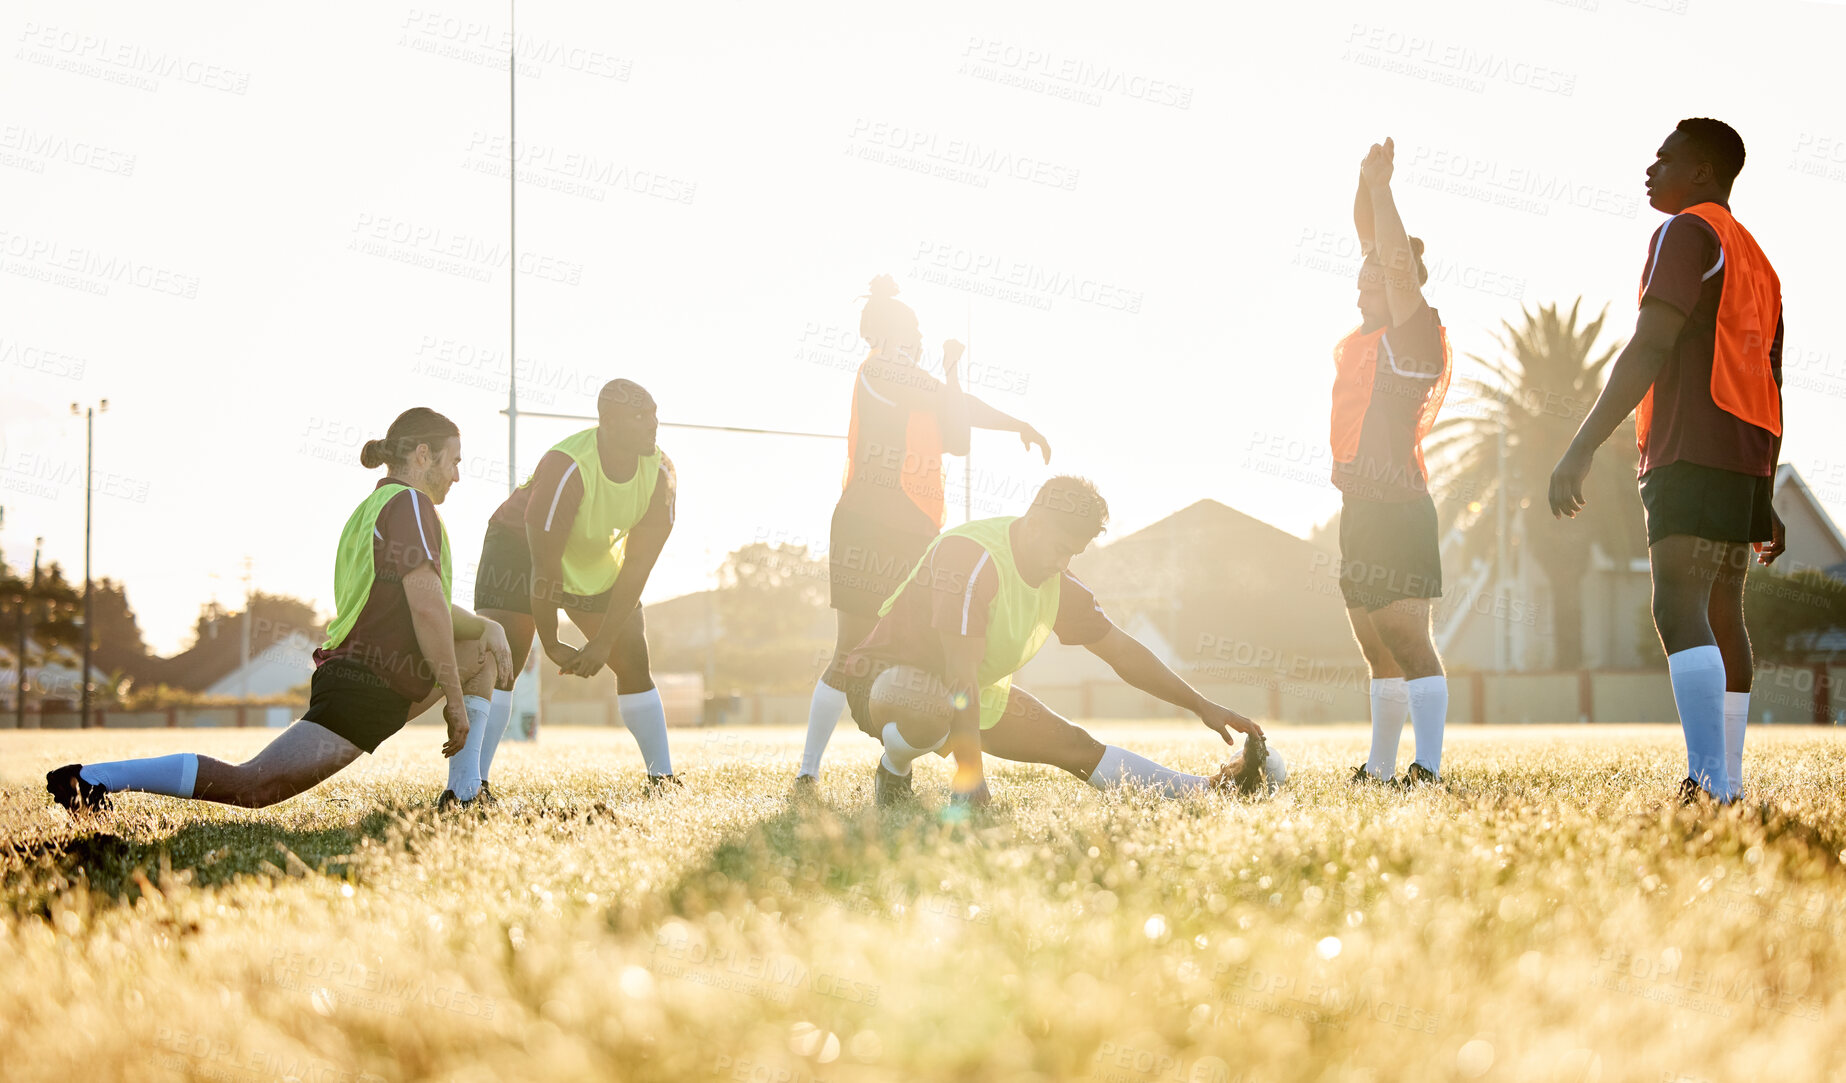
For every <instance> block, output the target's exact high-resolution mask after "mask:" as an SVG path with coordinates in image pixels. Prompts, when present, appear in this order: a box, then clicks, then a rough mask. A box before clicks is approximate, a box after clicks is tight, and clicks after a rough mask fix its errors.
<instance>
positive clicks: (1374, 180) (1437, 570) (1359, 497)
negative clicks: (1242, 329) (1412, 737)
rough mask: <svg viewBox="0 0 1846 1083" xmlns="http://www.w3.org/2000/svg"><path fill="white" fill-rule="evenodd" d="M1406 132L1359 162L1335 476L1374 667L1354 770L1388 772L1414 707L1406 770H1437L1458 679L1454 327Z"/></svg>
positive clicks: (1339, 356)
mask: <svg viewBox="0 0 1846 1083" xmlns="http://www.w3.org/2000/svg"><path fill="white" fill-rule="evenodd" d="M1394 151H1395V146H1394V145H1393V144H1392V142H1391V140H1389V139H1386V140H1385V141H1384V143H1383V144H1374V145H1373V146H1372V149H1371V151H1370V152H1369V153H1368V154H1367V155H1366V156H1365V161H1364V163H1363V164H1361V165H1360V167H1359V194H1358V196H1357V198H1356V200H1355V202H1354V204H1353V224H1354V225H1355V226H1356V227H1357V228H1358V231H1359V242H1360V244H1361V246H1362V247H1363V248H1364V250H1365V262H1364V263H1363V264H1362V265H1361V266H1360V268H1359V315H1360V318H1361V319H1362V320H1363V321H1364V322H1363V323H1362V324H1361V325H1360V327H1359V328H1358V329H1357V330H1355V331H1353V332H1352V333H1351V334H1349V335H1347V336H1346V337H1345V338H1344V339H1342V340H1340V344H1339V346H1338V348H1337V349H1336V350H1335V352H1334V364H1335V372H1334V380H1333V424H1332V433H1331V439H1330V443H1331V444H1332V450H1333V484H1334V485H1335V486H1336V487H1338V488H1339V490H1340V493H1341V496H1342V498H1343V499H1342V501H1341V504H1340V593H1341V594H1342V595H1343V596H1344V598H1345V601H1346V616H1347V619H1348V620H1350V621H1351V622H1352V630H1353V635H1354V636H1356V637H1357V638H1358V640H1359V649H1360V650H1361V651H1363V652H1364V654H1365V661H1366V665H1367V667H1369V668H1370V670H1371V675H1372V688H1371V692H1372V747H1371V754H1370V755H1369V756H1368V757H1367V758H1366V762H1365V763H1364V765H1362V766H1360V767H1358V768H1356V769H1354V771H1353V775H1352V777H1353V781H1355V782H1362V781H1367V780H1370V781H1380V782H1389V781H1392V780H1394V779H1395V776H1396V772H1397V746H1398V742H1399V740H1400V738H1402V736H1403V733H1404V721H1405V719H1406V717H1408V719H1409V721H1410V724H1411V727H1412V729H1413V730H1414V731H1415V734H1416V760H1415V762H1413V763H1412V764H1411V765H1410V767H1409V769H1408V770H1407V771H1406V773H1405V775H1404V779H1403V781H1404V782H1405V783H1406V784H1415V783H1425V782H1433V781H1436V780H1437V778H1438V777H1439V772H1440V771H1441V769H1442V731H1443V727H1444V725H1445V723H1446V721H1447V718H1448V710H1449V684H1448V677H1446V676H1445V675H1444V674H1443V672H1442V659H1441V658H1439V657H1438V656H1437V654H1436V645H1435V643H1434V641H1433V640H1432V639H1431V638H1430V632H1429V617H1430V599H1432V598H1438V597H1441V595H1442V558H1441V553H1440V550H1439V548H1438V545H1437V537H1436V504H1435V501H1434V500H1432V499H1431V498H1430V495H1429V473H1428V471H1427V470H1425V469H1424V467H1423V438H1424V437H1425V436H1427V435H1429V430H1430V427H1431V426H1432V425H1434V424H1435V421H1436V413H1437V411H1438V410H1440V409H1441V408H1442V397H1443V394H1444V393H1445V392H1446V391H1447V389H1448V384H1449V343H1448V335H1447V333H1446V332H1445V331H1444V330H1443V329H1442V320H1441V318H1440V317H1439V316H1438V315H1437V314H1436V310H1435V309H1433V308H1431V307H1429V305H1428V304H1427V303H1425V302H1424V300H1423V290H1422V284H1423V283H1424V282H1426V281H1428V280H1429V272H1428V271H1427V270H1425V269H1424V267H1423V255H1422V254H1423V242H1422V241H1420V240H1418V239H1417V238H1415V237H1412V236H1410V235H1409V234H1408V233H1406V232H1405V230H1404V222H1403V219H1402V218H1400V217H1399V216H1398V213H1397V204H1396V201H1395V200H1394V199H1393V198H1392V196H1391V168H1392V156H1393V153H1394Z"/></svg>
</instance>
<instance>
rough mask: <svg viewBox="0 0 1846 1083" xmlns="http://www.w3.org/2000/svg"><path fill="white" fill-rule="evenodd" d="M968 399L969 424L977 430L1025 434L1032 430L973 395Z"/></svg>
mask: <svg viewBox="0 0 1846 1083" xmlns="http://www.w3.org/2000/svg"><path fill="white" fill-rule="evenodd" d="M967 399H968V424H970V425H972V426H973V427H975V428H977V429H992V430H994V431H996V432H1025V431H1026V430H1027V429H1029V428H1031V426H1030V425H1027V424H1026V423H1025V422H1023V421H1021V420H1019V419H1018V418H1016V417H1014V416H1013V415H1011V414H1008V413H1003V412H1001V411H999V410H996V409H994V408H993V407H991V406H989V405H987V404H986V403H984V402H982V401H981V400H980V399H977V398H975V397H974V396H973V395H969V396H967Z"/></svg>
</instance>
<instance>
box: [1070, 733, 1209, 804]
mask: <svg viewBox="0 0 1846 1083" xmlns="http://www.w3.org/2000/svg"><path fill="white" fill-rule="evenodd" d="M1210 781H1211V780H1210V779H1208V778H1204V777H1202V776H1200V775H1189V774H1186V773H1185V772H1184V771H1175V770H1173V769H1172V768H1171V767H1162V766H1160V765H1159V764H1157V763H1155V762H1154V761H1153V760H1150V759H1148V758H1147V757H1146V756H1140V755H1136V754H1135V753H1133V752H1130V751H1128V750H1127V749H1125V748H1117V747H1116V746H1115V745H1106V746H1104V747H1103V750H1102V759H1101V761H1099V762H1098V763H1097V764H1096V769H1095V770H1094V771H1091V772H1090V778H1089V783H1090V785H1091V786H1094V787H1095V788H1097V789H1099V790H1109V789H1114V788H1115V787H1117V786H1120V785H1122V784H1123V783H1127V782H1132V783H1134V784H1136V785H1138V786H1146V787H1147V788H1148V789H1151V790H1158V791H1160V795H1161V796H1162V797H1179V796H1180V795H1182V794H1186V793H1191V792H1193V791H1195V790H1202V789H1204V788H1205V786H1206V785H1207V784H1208V783H1209V782H1210Z"/></svg>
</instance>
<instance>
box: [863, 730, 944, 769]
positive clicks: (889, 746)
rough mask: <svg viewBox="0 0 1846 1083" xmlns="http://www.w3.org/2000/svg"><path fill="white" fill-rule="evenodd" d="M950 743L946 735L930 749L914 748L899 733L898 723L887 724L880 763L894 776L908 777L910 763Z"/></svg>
mask: <svg viewBox="0 0 1846 1083" xmlns="http://www.w3.org/2000/svg"><path fill="white" fill-rule="evenodd" d="M948 742H949V735H948V734H946V733H945V734H943V735H942V739H941V740H939V741H937V742H936V743H935V744H933V745H930V746H929V747H928V748H912V747H911V746H910V742H908V741H906V740H904V735H903V734H901V733H899V732H898V731H897V723H896V722H886V723H885V754H884V755H883V756H881V757H880V758H879V760H878V762H879V763H882V764H884V765H885V770H887V771H889V772H891V773H892V774H894V775H907V774H909V773H910V761H912V760H914V759H916V758H917V757H918V756H921V755H923V754H925V753H928V752H934V751H936V750H937V749H938V748H941V747H942V746H943V745H945V744H948Z"/></svg>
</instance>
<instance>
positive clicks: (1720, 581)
mask: <svg viewBox="0 0 1846 1083" xmlns="http://www.w3.org/2000/svg"><path fill="white" fill-rule="evenodd" d="M1743 160H1744V149H1743V139H1742V137H1740V136H1739V135H1738V134H1737V132H1736V131H1735V130H1734V129H1733V128H1732V127H1731V126H1730V125H1728V124H1726V123H1724V122H1723V121H1719V120H1712V119H1710V118H1709V117H1696V118H1692V119H1688V120H1682V121H1680V122H1679V124H1678V126H1677V127H1675V128H1674V130H1673V132H1672V133H1671V134H1670V135H1668V136H1667V137H1666V140H1665V141H1664V142H1663V143H1661V144H1660V148H1659V149H1658V150H1656V151H1655V152H1654V163H1653V164H1652V165H1650V166H1649V167H1648V169H1647V202H1648V204H1649V205H1650V206H1652V207H1653V208H1654V209H1655V210H1657V211H1660V212H1661V213H1663V214H1667V215H1670V216H1671V217H1669V218H1668V219H1667V220H1666V221H1665V222H1664V223H1662V224H1661V226H1660V228H1659V229H1657V230H1655V231H1654V236H1653V238H1652V239H1651V240H1650V241H1649V242H1648V249H1647V261H1646V263H1645V264H1644V265H1643V267H1642V270H1641V288H1640V301H1639V304H1640V309H1641V311H1640V315H1639V316H1638V317H1637V318H1636V320H1635V330H1634V336H1633V337H1632V338H1630V339H1629V340H1628V345H1627V346H1625V347H1623V348H1622V353H1621V356H1619V357H1617V358H1616V359H1615V364H1614V365H1613V366H1612V367H1611V368H1610V369H1609V379H1608V382H1607V383H1606V384H1604V385H1603V389H1602V394H1601V395H1599V396H1598V397H1597V399H1596V405H1595V406H1594V407H1592V408H1591V409H1590V412H1589V414H1588V416H1586V417H1585V418H1584V419H1583V424H1582V425H1581V426H1580V427H1579V428H1578V430H1577V435H1576V438H1575V439H1573V440H1572V441H1571V443H1570V447H1569V448H1568V449H1567V450H1566V451H1565V452H1564V455H1563V457H1562V458H1560V459H1559V460H1558V464H1557V467H1556V468H1555V469H1554V470H1553V471H1552V473H1551V487H1550V500H1551V510H1552V513H1553V514H1554V515H1558V516H1562V517H1565V518H1574V517H1575V516H1576V514H1577V512H1578V511H1579V510H1580V509H1581V508H1582V507H1583V505H1584V499H1583V479H1584V478H1585V477H1587V476H1588V475H1589V472H1590V462H1591V460H1592V458H1593V457H1594V456H1595V454H1596V449H1597V448H1598V447H1601V446H1602V444H1603V442H1604V441H1606V440H1608V439H1609V436H1610V435H1611V434H1612V433H1614V432H1615V428H1616V426H1617V425H1620V424H1621V422H1622V419H1623V418H1625V417H1627V416H1628V415H1629V413H1631V412H1632V413H1633V414H1634V417H1635V438H1636V441H1637V442H1638V443H1639V444H1640V449H1641V461H1640V465H1639V473H1640V487H1641V504H1642V506H1643V507H1644V508H1645V509H1646V512H1647V562H1648V567H1649V568H1650V569H1651V570H1652V573H1653V579H1654V626H1655V628H1656V629H1657V630H1658V631H1659V633H1660V643H1661V645H1662V646H1663V647H1664V648H1665V649H1666V655H1667V673H1668V676H1669V677H1670V679H1671V681H1672V684H1673V702H1674V704H1675V705H1676V707H1677V708H1678V710H1679V722H1680V727H1681V729H1682V730H1683V731H1684V733H1685V737H1686V762H1687V774H1686V779H1685V781H1683V782H1681V783H1680V798H1681V800H1683V801H1688V802H1690V801H1693V800H1697V799H1699V798H1700V797H1701V795H1704V796H1710V797H1713V798H1716V799H1718V800H1720V801H1732V800H1735V799H1736V798H1737V797H1738V795H1739V794H1740V793H1741V791H1742V786H1743V738H1744V730H1745V727H1746V724H1747V722H1748V719H1749V713H1750V685H1751V681H1752V678H1753V675H1754V674H1753V668H1754V666H1753V660H1752V658H1751V655H1750V636H1749V633H1748V632H1747V631H1746V630H1745V628H1744V610H1743V592H1744V576H1745V573H1746V571H1747V569H1748V567H1749V562H1750V550H1751V548H1752V547H1754V548H1755V549H1756V552H1757V560H1758V561H1760V562H1761V563H1763V564H1769V563H1771V562H1772V561H1774V560H1775V558H1776V557H1778V556H1780V555H1781V553H1782V551H1783V549H1784V548H1785V545H1784V541H1783V530H1782V521H1781V519H1780V518H1778V517H1777V515H1776V513H1775V506H1774V505H1773V504H1772V503H1771V502H1770V500H1771V498H1772V497H1773V496H1774V495H1775V473H1776V462H1777V461H1778V459H1779V458H1780V457H1781V450H1782V284H1781V280H1780V279H1779V278H1777V276H1776V272H1775V268H1774V267H1773V266H1771V265H1770V263H1769V257H1767V256H1765V255H1764V254H1763V250H1762V248H1761V247H1759V246H1758V245H1757V243H1756V238H1754V237H1752V236H1751V235H1750V231H1749V230H1747V229H1745V228H1744V227H1743V226H1742V224H1740V223H1739V222H1738V221H1737V219H1736V218H1735V217H1733V216H1732V214H1731V209H1730V204H1731V184H1732V182H1733V181H1735V180H1736V179H1737V174H1738V172H1739V171H1740V170H1742V169H1743Z"/></svg>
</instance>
